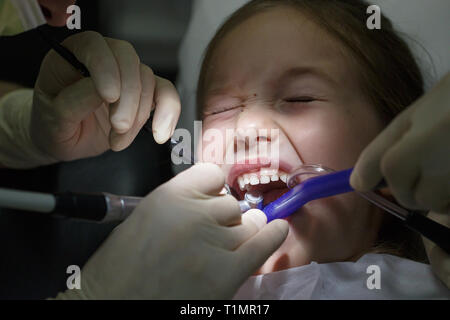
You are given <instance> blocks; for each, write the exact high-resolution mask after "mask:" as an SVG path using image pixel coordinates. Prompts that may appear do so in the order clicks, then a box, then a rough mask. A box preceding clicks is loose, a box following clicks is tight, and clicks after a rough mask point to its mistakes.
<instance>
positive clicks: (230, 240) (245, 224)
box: [223, 209, 267, 250]
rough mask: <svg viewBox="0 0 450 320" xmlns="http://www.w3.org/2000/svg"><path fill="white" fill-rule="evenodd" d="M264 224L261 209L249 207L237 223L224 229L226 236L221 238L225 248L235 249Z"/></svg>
mask: <svg viewBox="0 0 450 320" xmlns="http://www.w3.org/2000/svg"><path fill="white" fill-rule="evenodd" d="M266 224H267V217H266V215H265V214H264V213H263V212H262V211H261V210H258V209H250V210H249V211H247V212H246V213H244V214H243V215H242V216H241V223H240V224H239V225H236V226H233V227H229V228H227V229H226V236H225V237H224V239H223V242H224V247H225V249H228V250H235V249H236V248H238V247H239V246H240V245H241V244H243V243H244V242H245V241H247V240H248V239H250V238H251V237H253V236H254V235H255V234H256V233H257V232H258V231H259V230H261V229H262V228H263V227H264V226H265V225H266Z"/></svg>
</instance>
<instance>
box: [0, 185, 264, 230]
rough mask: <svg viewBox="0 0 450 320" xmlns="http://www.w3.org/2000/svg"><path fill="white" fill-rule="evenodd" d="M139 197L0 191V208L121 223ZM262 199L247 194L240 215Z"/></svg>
mask: <svg viewBox="0 0 450 320" xmlns="http://www.w3.org/2000/svg"><path fill="white" fill-rule="evenodd" d="M142 199H143V198H142V197H131V196H121V195H115V194H111V193H106V192H103V193H73V192H67V193H56V194H51V193H41V192H31V191H22V190H13V189H5V188H0V208H7V209H14V210H24V211H34V212H41V213H45V214H49V215H55V216H63V217H67V218H74V219H81V220H87V221H93V222H99V223H105V222H113V221H118V222H120V221H123V220H125V219H126V218H127V217H128V216H129V215H130V214H131V213H132V212H133V210H134V209H135V208H136V207H137V206H138V205H139V203H140V202H141V200H142ZM262 203H263V197H262V195H260V194H251V193H248V194H247V195H246V197H245V199H244V200H241V201H239V207H240V208H241V212H242V213H245V212H246V211H248V210H250V209H252V208H258V209H262Z"/></svg>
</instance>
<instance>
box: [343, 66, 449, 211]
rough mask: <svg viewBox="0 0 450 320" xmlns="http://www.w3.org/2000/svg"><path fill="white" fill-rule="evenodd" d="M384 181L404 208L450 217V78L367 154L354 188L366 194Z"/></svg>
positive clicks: (360, 161) (401, 118) (403, 116)
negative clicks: (430, 211) (449, 214)
mask: <svg viewBox="0 0 450 320" xmlns="http://www.w3.org/2000/svg"><path fill="white" fill-rule="evenodd" d="M383 177H384V178H385V180H386V182H387V183H388V185H389V189H390V191H391V192H392V194H393V196H394V197H395V199H396V200H397V201H398V202H399V203H400V204H402V205H403V206H405V207H407V208H411V209H422V210H432V211H435V212H439V213H450V73H449V74H447V75H446V76H445V77H444V79H442V80H441V81H440V82H439V83H438V85H437V86H436V87H434V88H433V89H432V90H431V91H430V92H428V93H427V94H425V95H424V96H423V97H421V98H420V99H419V100H417V101H416V102H415V103H414V104H412V105H411V106H410V107H409V108H408V109H406V110H405V111H404V112H402V113H401V114H400V115H399V116H398V117H397V118H396V119H394V120H393V121H392V123H391V124H390V125H389V126H388V127H387V128H386V129H385V130H384V131H383V132H382V133H381V134H380V135H379V136H378V137H377V138H375V140H374V141H373V142H372V143H371V144H370V145H369V146H368V147H367V148H366V149H365V150H364V151H363V153H362V154H361V156H360V157H359V159H358V162H357V163H356V166H355V169H354V171H353V174H352V176H351V179H350V183H351V185H352V186H353V187H354V188H355V189H357V190H359V191H368V190H371V189H372V188H373V187H375V186H376V185H377V183H379V182H380V181H381V179H382V178H383Z"/></svg>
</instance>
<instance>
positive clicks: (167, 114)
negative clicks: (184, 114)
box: [152, 76, 181, 144]
mask: <svg viewBox="0 0 450 320" xmlns="http://www.w3.org/2000/svg"><path fill="white" fill-rule="evenodd" d="M154 101H155V114H154V115H153V122H152V130H153V137H154V138H155V141H156V142H157V143H159V144H162V143H164V142H166V141H167V140H168V139H169V138H170V137H171V136H172V135H173V132H174V130H175V127H176V125H177V122H178V118H179V117H180V112H181V102H180V97H179V95H178V92H177V90H176V89H175V87H174V85H173V84H172V83H171V82H170V81H169V80H166V79H163V78H160V77H158V76H156V88H155V97H154Z"/></svg>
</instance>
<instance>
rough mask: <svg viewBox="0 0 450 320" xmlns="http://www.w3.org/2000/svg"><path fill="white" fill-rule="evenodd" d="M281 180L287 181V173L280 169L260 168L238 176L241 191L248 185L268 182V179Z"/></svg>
mask: <svg viewBox="0 0 450 320" xmlns="http://www.w3.org/2000/svg"><path fill="white" fill-rule="evenodd" d="M278 180H281V181H283V182H284V183H286V182H287V173H286V172H284V171H281V170H267V169H261V170H260V171H259V172H252V173H245V174H242V175H240V176H239V177H238V183H239V188H240V189H241V191H244V190H246V189H247V187H248V186H249V185H252V186H255V185H257V184H268V183H269V182H270V181H278Z"/></svg>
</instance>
